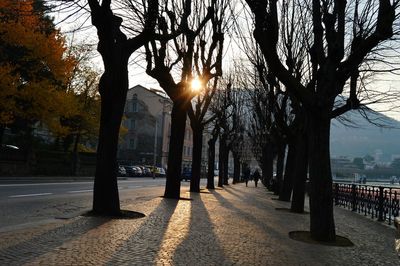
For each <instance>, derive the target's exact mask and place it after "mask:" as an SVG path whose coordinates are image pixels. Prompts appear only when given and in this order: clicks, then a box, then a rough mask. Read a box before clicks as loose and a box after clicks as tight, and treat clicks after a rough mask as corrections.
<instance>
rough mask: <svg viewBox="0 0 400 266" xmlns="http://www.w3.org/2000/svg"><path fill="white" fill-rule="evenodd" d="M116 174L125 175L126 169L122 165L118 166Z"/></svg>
mask: <svg viewBox="0 0 400 266" xmlns="http://www.w3.org/2000/svg"><path fill="white" fill-rule="evenodd" d="M118 176H126V169H125V167H123V166H122V165H120V166H118Z"/></svg>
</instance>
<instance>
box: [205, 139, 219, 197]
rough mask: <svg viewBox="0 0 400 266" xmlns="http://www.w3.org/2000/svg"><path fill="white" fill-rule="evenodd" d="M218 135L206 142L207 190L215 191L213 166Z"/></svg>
mask: <svg viewBox="0 0 400 266" xmlns="http://www.w3.org/2000/svg"><path fill="white" fill-rule="evenodd" d="M217 139H218V134H217V135H215V136H213V137H212V138H211V139H210V140H209V141H208V172H207V188H208V189H215V186H214V165H215V142H216V141H217Z"/></svg>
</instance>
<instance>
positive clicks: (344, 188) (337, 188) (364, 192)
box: [333, 183, 400, 225]
mask: <svg viewBox="0 0 400 266" xmlns="http://www.w3.org/2000/svg"><path fill="white" fill-rule="evenodd" d="M399 193H400V188H395V187H384V186H369V185H358V184H343V183H334V184H333V197H334V198H333V200H334V204H335V205H337V206H342V207H344V208H347V209H350V210H352V211H354V212H358V213H361V214H364V215H365V216H370V217H371V218H372V219H377V220H378V221H382V222H387V223H388V224H389V225H391V224H392V223H393V220H394V218H395V217H397V216H398V215H399V208H400V206H399V196H400V195H399Z"/></svg>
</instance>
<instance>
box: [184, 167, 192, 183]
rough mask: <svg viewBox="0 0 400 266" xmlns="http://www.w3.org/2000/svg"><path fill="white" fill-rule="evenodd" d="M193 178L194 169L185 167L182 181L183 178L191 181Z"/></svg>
mask: <svg viewBox="0 0 400 266" xmlns="http://www.w3.org/2000/svg"><path fill="white" fill-rule="evenodd" d="M191 178H192V170H191V169H189V168H184V169H183V171H182V174H181V181H182V180H185V181H190V179H191Z"/></svg>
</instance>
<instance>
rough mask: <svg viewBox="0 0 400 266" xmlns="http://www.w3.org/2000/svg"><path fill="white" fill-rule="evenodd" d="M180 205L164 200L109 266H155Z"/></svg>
mask: <svg viewBox="0 0 400 266" xmlns="http://www.w3.org/2000/svg"><path fill="white" fill-rule="evenodd" d="M188 202H190V201H188ZM178 203H179V201H178V200H176V199H168V198H162V199H161V202H160V203H159V205H158V206H157V207H156V209H155V210H154V211H153V212H151V213H150V214H149V215H148V216H147V218H146V220H145V221H144V222H143V223H142V224H141V226H140V228H139V229H138V230H137V231H136V233H134V234H133V235H132V236H131V237H129V238H128V239H127V240H126V241H124V242H123V243H122V244H121V245H120V247H119V248H118V250H116V251H115V252H114V254H113V256H112V257H111V258H110V259H109V260H108V262H107V265H121V264H124V265H154V264H155V260H156V259H157V255H158V252H159V249H160V247H161V245H162V242H163V239H164V235H165V232H166V231H167V228H168V225H169V223H170V222H171V217H172V215H173V214H174V213H175V210H176V208H177V206H178Z"/></svg>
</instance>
